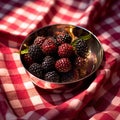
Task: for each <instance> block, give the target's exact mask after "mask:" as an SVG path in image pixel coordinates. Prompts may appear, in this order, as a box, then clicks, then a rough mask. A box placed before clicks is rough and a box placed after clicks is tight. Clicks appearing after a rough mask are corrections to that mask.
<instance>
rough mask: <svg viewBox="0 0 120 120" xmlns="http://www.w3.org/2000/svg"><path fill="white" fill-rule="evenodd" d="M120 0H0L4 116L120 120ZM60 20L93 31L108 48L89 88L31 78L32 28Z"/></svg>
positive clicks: (12, 119)
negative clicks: (26, 56)
mask: <svg viewBox="0 0 120 120" xmlns="http://www.w3.org/2000/svg"><path fill="white" fill-rule="evenodd" d="M119 11H120V2H119V0H66V1H65V0H26V1H24V0H4V1H3V0H1V1H0V119H1V120H25V119H29V120H33V119H34V120H38V119H39V120H88V119H89V120H120V114H119V113H120V89H119V88H120V12H119ZM57 23H63V24H66V23H67V24H73V25H78V26H82V27H85V28H87V29H89V30H90V31H92V32H93V33H94V34H95V35H96V36H97V37H98V39H99V40H100V42H101V44H102V47H103V49H104V59H103V62H102V64H101V66H100V68H99V69H98V71H97V73H96V77H95V78H94V79H93V81H92V82H91V83H90V84H89V85H88V86H87V87H86V88H85V89H84V90H83V91H79V90H78V91H74V92H71V93H63V94H55V93H48V92H46V91H44V90H41V89H39V88H37V87H35V85H34V84H33V83H32V82H31V81H30V80H29V76H28V75H27V74H26V71H25V69H24V68H23V66H22V64H21V62H20V57H19V48H20V45H21V43H22V41H23V40H24V39H25V38H26V36H27V35H29V34H30V33H31V32H32V31H34V30H36V29H38V28H40V27H43V26H46V25H52V24H57Z"/></svg>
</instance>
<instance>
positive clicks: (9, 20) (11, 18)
mask: <svg viewBox="0 0 120 120" xmlns="http://www.w3.org/2000/svg"><path fill="white" fill-rule="evenodd" d="M15 20H16V18H15V17H9V18H8V19H7V21H8V22H9V23H14V22H15Z"/></svg>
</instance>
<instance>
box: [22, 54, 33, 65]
mask: <svg viewBox="0 0 120 120" xmlns="http://www.w3.org/2000/svg"><path fill="white" fill-rule="evenodd" d="M23 58H24V62H25V65H26V66H27V67H28V66H30V65H31V64H32V63H33V60H32V58H31V57H30V55H29V54H28V53H27V54H24V56H23Z"/></svg>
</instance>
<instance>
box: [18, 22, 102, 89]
mask: <svg viewBox="0 0 120 120" xmlns="http://www.w3.org/2000/svg"><path fill="white" fill-rule="evenodd" d="M58 30H60V31H62V30H65V31H67V32H68V33H69V34H70V36H71V37H72V42H74V41H75V40H76V38H80V37H81V36H82V37H84V39H86V40H87V42H88V47H89V51H88V55H87V57H86V58H87V61H86V62H87V65H86V67H85V68H84V69H83V70H82V74H83V76H82V77H80V78H78V79H76V80H72V81H66V82H61V83H57V82H49V81H45V80H43V79H40V78H37V77H35V76H34V75H32V74H31V73H30V72H29V71H28V68H27V67H26V65H25V64H24V58H23V54H24V51H26V49H27V48H28V47H29V46H30V45H31V44H33V42H34V39H35V38H36V37H37V36H54V34H56V31H58ZM20 59H21V62H22V64H23V66H24V67H25V69H26V71H27V73H28V75H30V77H31V80H32V82H33V83H35V84H36V85H37V86H39V87H40V88H43V89H61V88H62V89H63V87H68V86H69V85H72V86H73V84H78V83H80V82H81V81H82V82H84V80H85V79H86V78H89V77H90V76H91V75H92V74H93V73H95V72H96V70H97V69H98V68H99V66H100V65H101V62H102V59H103V48H102V46H101V43H100V41H99V40H98V39H97V37H96V36H95V35H94V34H93V33H92V32H90V31H89V30H87V29H85V28H83V27H80V26H74V25H69V24H55V25H49V26H45V27H43V28H40V29H37V30H35V31H33V32H32V33H31V34H30V35H28V36H27V37H26V39H25V40H24V41H23V43H22V44H21V47H20ZM86 71H87V74H86ZM88 71H89V72H88ZM84 73H85V74H84ZM80 74H81V73H80ZM67 85H68V86H67ZM68 88H70V87H68Z"/></svg>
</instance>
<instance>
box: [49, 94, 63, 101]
mask: <svg viewBox="0 0 120 120" xmlns="http://www.w3.org/2000/svg"><path fill="white" fill-rule="evenodd" d="M51 98H52V100H53V101H54V102H59V101H61V97H60V95H57V94H52V95H51Z"/></svg>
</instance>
